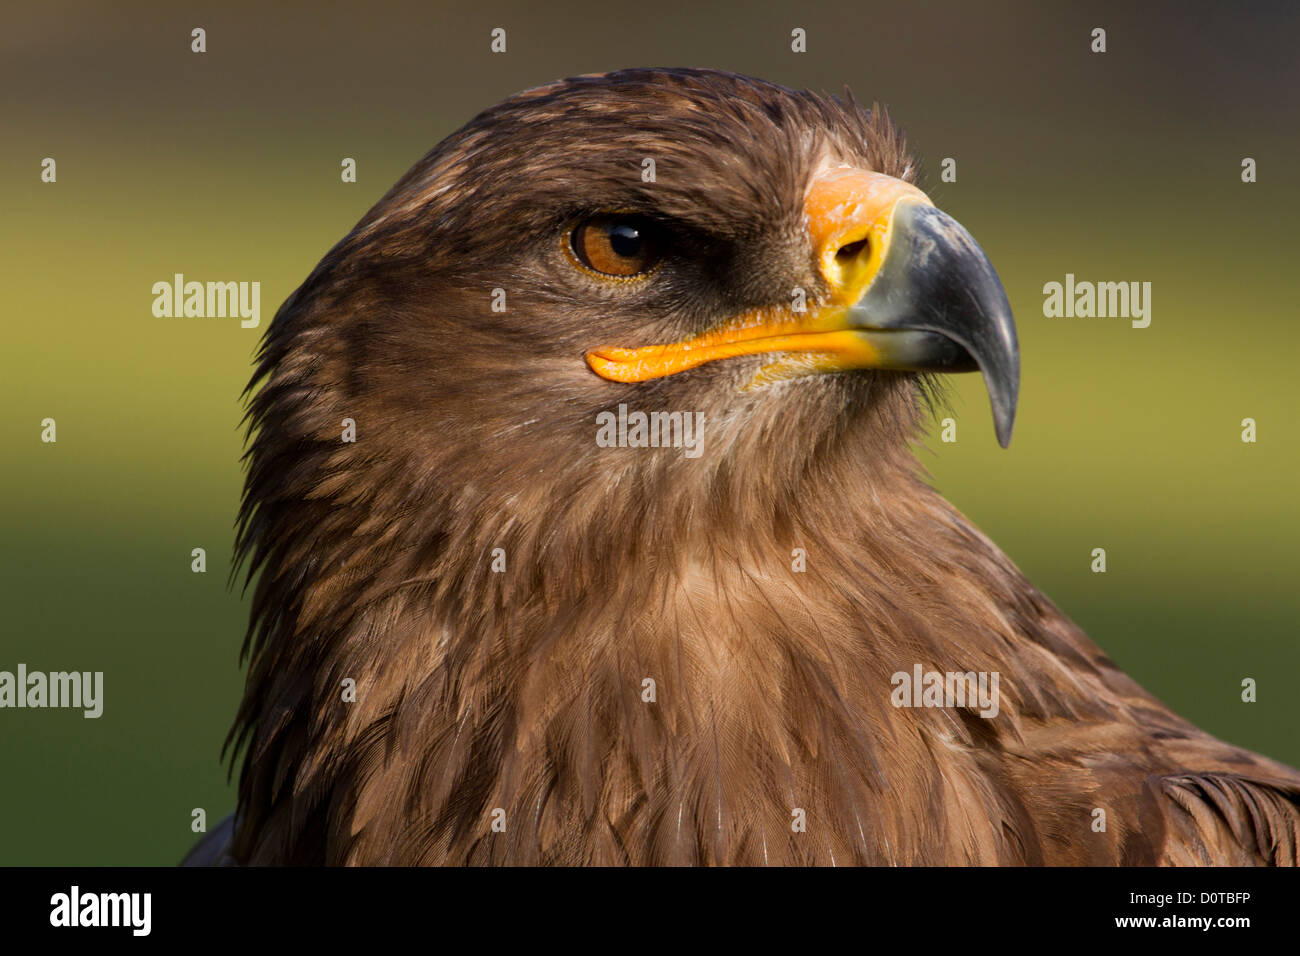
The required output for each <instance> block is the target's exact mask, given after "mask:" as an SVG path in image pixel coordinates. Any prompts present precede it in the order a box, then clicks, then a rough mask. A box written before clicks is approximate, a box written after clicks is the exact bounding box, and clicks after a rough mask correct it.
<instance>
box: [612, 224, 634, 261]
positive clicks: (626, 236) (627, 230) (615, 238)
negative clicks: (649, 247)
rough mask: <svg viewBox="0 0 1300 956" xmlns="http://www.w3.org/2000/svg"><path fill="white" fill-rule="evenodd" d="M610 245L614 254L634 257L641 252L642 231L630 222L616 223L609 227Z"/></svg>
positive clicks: (629, 257)
mask: <svg viewBox="0 0 1300 956" xmlns="http://www.w3.org/2000/svg"><path fill="white" fill-rule="evenodd" d="M609 247H610V248H611V249H613V250H614V255H616V256H623V257H624V258H627V259H633V258H635V257H636V256H638V255H640V253H641V231H640V230H639V229H637V228H636V227H635V226H633V225H632V224H630V223H626V222H618V223H614V224H612V225H611V226H610V227H609Z"/></svg>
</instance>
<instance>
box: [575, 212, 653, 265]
mask: <svg viewBox="0 0 1300 956" xmlns="http://www.w3.org/2000/svg"><path fill="white" fill-rule="evenodd" d="M570 246H571V247H572V249H573V255H574V256H575V257H576V258H577V260H578V262H579V263H581V264H582V265H583V266H585V267H586V268H588V269H590V270H591V271H592V272H598V273H600V274H601V275H606V276H613V277H615V278H618V279H629V278H632V277H634V276H639V275H644V274H645V273H647V272H649V271H650V269H651V268H652V267H653V266H654V264H655V263H656V262H657V261H658V259H659V252H660V236H659V234H658V231H657V230H656V229H655V227H654V225H653V223H651V222H650V221H649V220H647V219H645V218H644V217H641V216H631V215H619V214H612V215H610V214H605V215H599V216H592V217H591V218H590V219H586V220H584V221H583V222H580V223H579V224H578V225H577V227H576V228H575V229H574V230H573V234H572V236H571V238H570Z"/></svg>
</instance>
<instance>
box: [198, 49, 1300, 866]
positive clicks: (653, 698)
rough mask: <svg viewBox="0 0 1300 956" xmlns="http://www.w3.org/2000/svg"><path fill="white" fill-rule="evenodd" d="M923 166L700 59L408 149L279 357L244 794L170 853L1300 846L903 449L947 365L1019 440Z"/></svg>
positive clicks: (1242, 853)
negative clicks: (979, 382)
mask: <svg viewBox="0 0 1300 956" xmlns="http://www.w3.org/2000/svg"><path fill="white" fill-rule="evenodd" d="M917 179H918V167H917V163H916V161H915V160H914V159H913V158H912V156H911V155H909V152H908V150H907V147H906V143H905V139H904V136H903V135H902V133H901V132H900V130H899V129H898V128H897V127H896V126H895V125H894V124H893V123H892V121H891V120H890V118H889V116H888V115H887V114H886V112H885V111H884V110H882V109H880V108H878V107H874V106H873V107H872V108H870V109H867V108H864V107H862V106H860V105H859V104H858V102H857V101H856V100H855V99H854V98H853V96H852V94H846V96H845V97H843V98H840V97H833V96H826V95H822V94H817V93H812V92H802V91H794V90H791V89H787V88H784V87H782V86H779V85H776V84H773V83H770V82H766V81H762V80H758V79H754V78H750V77H745V76H740V75H736V74H732V73H727V72H721V71H716V70H706V69H630V70H622V71H618V72H612V73H606V74H600V75H584V76H577V77H573V78H570V79H566V80H562V81H558V82H555V83H552V84H549V85H546V86H541V87H538V88H535V89H530V90H527V91H525V92H522V93H519V94H517V95H515V96H512V97H510V98H509V99H507V100H505V101H504V102H502V103H500V104H499V105H497V106H494V107H492V108H490V109H488V110H487V111H485V112H483V113H481V114H479V115H478V116H477V117H476V118H474V119H473V120H472V121H470V122H469V123H468V124H467V125H466V126H464V127H463V128H461V129H460V130H459V131H457V132H455V133H453V134H452V135H450V136H448V137H447V138H446V139H445V140H443V141H442V142H441V143H440V144H439V145H437V146H436V147H435V148H434V149H433V150H432V151H431V152H430V153H428V155H427V156H425V157H424V158H423V159H422V160H420V161H419V162H418V163H416V165H415V166H414V167H412V168H411V169H410V171H408V172H407V173H406V174H405V175H404V176H403V177H402V178H401V179H400V180H399V181H398V182H397V184H396V185H394V186H393V187H392V188H391V189H390V190H389V191H388V193H387V194H386V195H385V196H384V197H383V198H382V199H381V200H380V201H379V202H378V203H377V204H376V205H375V206H374V207H373V208H372V209H371V210H370V211H369V212H368V213H367V214H366V215H365V217H364V218H363V219H362V220H361V221H360V222H359V223H358V224H357V225H356V227H355V228H354V229H353V230H352V231H351V232H350V233H348V235H347V236H346V237H345V238H343V239H342V240H341V241H340V242H339V243H338V244H337V245H336V246H335V247H334V248H333V249H331V250H330V251H329V252H328V253H327V254H326V255H325V257H324V258H323V259H322V260H321V262H320V263H319V265H317V267H316V268H315V269H314V271H312V273H311V274H310V275H309V276H308V278H307V279H306V281H305V282H303V283H302V285H301V286H300V287H299V288H298V289H297V290H296V291H295V292H294V293H293V294H292V295H290V297H289V298H288V300H287V301H286V302H285V303H284V304H283V306H282V307H281V308H280V309H279V311H278V313H277V314H276V316H275V318H274V320H273V322H271V323H270V325H269V327H268V328H267V330H266V333H265V338H264V340H263V343H262V346H261V349H260V351H259V353H258V357H257V362H256V371H255V374H254V377H253V380H252V382H250V384H249V386H248V392H249V393H250V395H251V397H250V399H249V406H248V418H247V423H248V429H249V449H248V453H247V455H246V459H247V468H246V480H245V485H244V494H243V501H242V507H241V511H240V516H239V525H238V533H237V552H238V555H239V556H240V558H241V560H242V561H243V562H244V567H245V568H246V571H247V575H248V581H249V582H251V581H252V579H253V577H254V576H256V579H257V583H256V586H255V588H254V593H253V598H252V607H251V614H250V624H249V630H248V634H247V637H246V639H245V644H244V654H245V655H246V656H247V659H248V675H247V683H246V689H245V692H244V695H243V698H242V702H241V703H240V706H239V709H238V713H237V716H236V719H235V723H234V726H233V728H232V730H231V732H230V737H229V738H228V740H227V746H228V748H230V752H231V754H232V756H231V761H232V763H231V769H232V773H233V772H234V771H235V770H236V769H237V770H238V802H237V808H236V811H235V812H234V813H233V814H232V815H231V816H230V817H229V818H227V819H226V820H225V821H224V822H223V823H222V824H221V825H220V826H219V827H217V828H215V829H214V830H213V831H212V832H211V833H209V834H208V835H207V836H206V837H205V838H204V839H203V840H202V841H201V842H200V844H199V845H198V846H197V847H196V848H195V849H194V850H193V851H192V852H191V855H190V856H189V857H188V858H187V861H186V862H189V863H203V864H212V863H227V864H240V865H260V864H288V865H333V864H356V865H402V866H406V865H461V864H471V865H478V864H484V865H490V864H508V865H620V864H622V865H821V864H826V865H849V864H864V865H1157V864H1161V865H1189V864H1191V865H1195V864H1231V865H1239V864H1262V865H1267V864H1294V863H1295V862H1296V856H1297V843H1298V842H1300V773H1298V772H1297V771H1296V770H1294V769H1291V768H1289V767H1286V766H1283V765H1281V764H1279V763H1275V762H1273V761H1272V760H1269V759H1267V758H1265V757H1263V756H1260V755H1257V754H1254V753H1250V752H1248V751H1245V750H1242V749H1239V748H1237V747H1235V746H1232V745H1230V744H1227V743H1224V742H1222V741H1220V740H1217V739H1216V738H1214V737H1212V736H1210V735H1209V734H1207V733H1205V732H1203V731H1201V730H1199V729H1198V728H1197V727H1195V726H1193V725H1192V724H1190V723H1189V722H1187V721H1186V720H1184V719H1182V718H1181V717H1179V716H1177V715H1176V714H1174V713H1173V712H1172V711H1171V710H1169V709H1168V708H1167V707H1166V706H1164V705H1163V704H1162V703H1161V702H1160V701H1158V700H1156V699H1155V698H1154V697H1153V696H1152V695H1151V694H1149V693H1147V692H1146V691H1145V690H1143V689H1142V688H1141V687H1140V686H1138V685H1137V684H1136V683H1135V682H1134V681H1133V680H1131V679H1130V678H1129V677H1127V676H1126V675H1125V674H1124V673H1122V672H1121V671H1120V670H1119V669H1118V668H1117V667H1116V666H1115V665H1114V664H1113V663H1112V662H1111V661H1110V660H1109V659H1108V658H1107V656H1106V655H1105V654H1104V653H1103V652H1102V651H1101V650H1100V649H1099V648H1098V646H1097V645H1095V644H1094V643H1093V642H1092V641H1091V640H1089V639H1088V637H1087V636H1085V635H1084V634H1083V633H1082V632H1081V631H1080V629H1079V628H1078V627H1076V626H1075V625H1074V624H1073V623H1071V621H1069V620H1068V619H1067V618H1066V617H1065V616H1064V615H1063V614H1062V612H1061V611H1059V610H1058V609H1057V608H1056V607H1055V606H1054V605H1053V604H1052V603H1051V602H1050V601H1049V600H1048V599H1047V598H1046V597H1045V596H1044V595H1043V594H1042V593H1041V592H1039V591H1038V590H1037V589H1036V588H1035V587H1034V586H1033V585H1032V584H1031V583H1030V582H1029V581H1028V580H1026V579H1025V577H1024V576H1023V575H1022V574H1021V572H1020V571H1019V570H1018V569H1017V568H1016V566H1015V565H1014V564H1013V563H1012V562H1011V561H1010V560H1009V559H1008V558H1007V557H1006V555H1004V554H1003V553H1002V552H1001V551H1000V550H999V549H998V548H997V547H996V546H995V545H994V544H993V543H992V542H991V541H989V539H988V538H986V537H985V536H984V535H983V534H981V533H980V531H978V530H977V529H976V528H975V527H974V526H973V525H972V524H971V522H970V521H968V520H967V519H966V518H965V517H964V516H963V515H962V514H960V513H959V512H958V511H957V510H956V509H955V508H954V507H953V506H952V505H950V504H949V503H948V502H947V501H945V500H944V498H942V497H941V496H940V495H939V493H938V492H937V491H936V490H934V489H933V488H932V487H931V485H930V483H929V479H928V477H927V476H926V474H925V473H924V471H923V470H922V469H921V467H920V466H919V464H918V462H917V460H916V458H915V456H914V451H913V446H914V444H915V443H916V442H917V441H919V440H921V438H922V437H923V432H924V426H925V424H926V422H927V421H928V420H929V416H930V414H931V413H932V412H933V410H934V409H935V408H936V407H937V406H936V403H937V402H942V392H941V378H942V376H944V375H946V374H948V373H956V372H966V371H978V372H979V373H981V374H982V376H983V379H984V382H985V384H986V386H987V390H988V393H989V397H990V402H991V405H992V412H993V420H994V424H995V430H996V434H997V438H998V440H999V441H1000V443H1001V444H1002V445H1003V446H1006V444H1007V443H1008V442H1009V440H1010V438H1011V432H1012V426H1013V422H1014V416H1015V409H1016V401H1017V392H1018V384H1019V348H1018V344H1017V338H1016V331H1015V325H1014V321H1013V318H1012V313H1011V309H1010V306H1009V304H1008V301H1007V297H1006V295H1005V293H1004V291H1003V288H1002V285H1001V283H1000V281H999V279H998V276H997V273H996V272H995V270H994V268H993V266H992V265H991V263H990V262H989V260H988V258H987V256H986V255H985V254H984V252H983V251H982V250H981V248H980V247H979V245H978V244H977V243H976V242H975V240H974V239H973V238H972V237H971V235H970V233H969V232H967V230H966V229H965V228H963V227H962V226H961V225H960V224H958V223H957V222H956V221H955V220H954V219H953V218H951V217H950V216H948V215H947V214H946V213H944V212H942V211H940V210H939V209H937V208H936V207H935V205H934V204H933V203H932V202H931V200H930V199H929V198H928V197H927V195H926V194H925V193H924V192H923V191H922V190H921V189H920V188H919V187H918V186H917V185H916V182H917ZM615 422H616V423H617V424H616V425H615V424H614V423H615ZM936 675H937V677H936Z"/></svg>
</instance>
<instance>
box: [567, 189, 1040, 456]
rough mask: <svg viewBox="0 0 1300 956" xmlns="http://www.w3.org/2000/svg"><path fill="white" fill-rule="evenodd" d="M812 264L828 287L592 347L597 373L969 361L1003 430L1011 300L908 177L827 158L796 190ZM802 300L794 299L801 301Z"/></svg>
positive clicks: (1009, 406)
mask: <svg viewBox="0 0 1300 956" xmlns="http://www.w3.org/2000/svg"><path fill="white" fill-rule="evenodd" d="M804 209H805V213H806V215H807V220H808V234H809V238H810V240H811V244H812V248H813V250H814V254H815V255H816V257H817V262H816V267H817V270H818V272H819V274H820V275H821V277H822V278H823V279H824V280H825V283H826V286H827V287H828V289H829V293H828V294H827V295H825V296H824V297H823V298H822V299H821V300H820V301H818V302H816V303H813V302H809V303H808V304H807V305H804V303H803V302H802V300H800V299H798V298H796V299H795V300H794V301H793V302H792V304H791V305H790V306H786V307H771V308H765V309H758V310H755V311H753V312H747V313H744V314H742V315H739V316H736V317H735V318H733V319H731V320H729V321H728V322H726V323H724V324H722V325H721V326H719V327H717V328H714V329H711V330H709V331H707V332H705V333H704V334H703V335H699V336H696V337H694V338H691V339H688V340H686V341H682V342H675V343H671V344H665V345H650V346H645V347H642V348H635V349H624V348H613V347H610V348H600V349H596V350H594V351H592V352H590V353H588V355H587V362H588V364H589V365H590V366H591V368H592V370H593V371H594V372H596V374H597V375H600V376H601V377H602V378H606V379H610V380H613V381H619V382H642V381H647V380H649V379H654V378H661V377H663V376H666V375H674V374H676V373H678V372H682V371H685V370H686V369H689V368H695V367H697V366H699V365H703V364H705V363H708V362H713V361H718V360H720V359H726V358H731V357H734V356H738V355H755V354H764V353H770V354H772V355H773V356H774V357H773V360H772V361H771V362H770V363H769V364H768V365H767V366H765V367H764V368H763V370H762V371H760V373H759V375H758V376H757V377H756V378H755V380H754V381H753V382H751V385H762V384H766V383H767V382H770V381H775V380H779V379H781V378H786V377H790V376H792V375H806V374H813V373H824V372H837V371H845V370H849V369H865V368H875V369H897V370H904V371H919V372H967V371H975V370H977V369H978V370H979V371H980V372H982V373H983V375H984V383H985V386H986V388H987V389H988V393H989V401H990V403H991V405H992V408H993V422H994V427H995V430H996V432H997V437H998V442H999V444H1001V445H1002V447H1003V448H1005V447H1007V445H1008V444H1009V443H1010V441H1011V430H1012V426H1013V424H1014V422H1015V414H1016V397H1017V393H1018V391H1019V387H1020V352H1019V346H1018V344H1017V341H1016V327H1015V322H1014V320H1013V318H1012V315H1011V306H1010V304H1009V303H1008V302H1007V296H1006V293H1005V292H1004V291H1003V289H1002V283H1001V282H1000V281H999V280H998V276H997V273H996V272H995V271H994V269H993V266H992V264H991V263H990V262H989V260H988V257H987V256H986V255H985V254H984V251H983V250H982V249H980V247H979V245H978V244H977V243H976V242H975V240H974V239H973V238H972V237H971V235H970V233H969V232H967V231H966V230H965V229H964V228H963V227H962V226H961V225H960V224H959V223H958V222H957V221H956V220H954V219H953V218H952V217H951V216H949V215H947V214H946V213H944V212H941V211H940V210H938V209H936V208H935V207H934V206H933V204H931V202H930V200H929V198H928V197H927V196H926V195H925V194H924V193H923V192H921V191H920V190H919V189H917V188H916V187H914V186H912V185H910V184H908V183H904V182H902V181H901V180H898V179H894V178H892V177H889V176H883V175H881V174H879V173H873V172H868V171H864V170H858V169H851V168H836V169H830V170H827V171H825V172H824V173H822V174H821V175H819V176H818V177H816V178H815V179H814V181H813V183H812V185H811V186H810V188H809V190H808V194H807V196H806V198H805V201H804ZM801 307H802V310H801Z"/></svg>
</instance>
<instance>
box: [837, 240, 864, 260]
mask: <svg viewBox="0 0 1300 956" xmlns="http://www.w3.org/2000/svg"><path fill="white" fill-rule="evenodd" d="M870 245H871V242H870V240H868V239H859V240H858V241H857V242H850V243H849V244H848V245H846V246H840V251H839V252H837V253H835V258H836V259H838V260H839V261H840V262H848V261H849V260H851V259H856V258H857V257H858V256H860V255H862V253H864V252H866V251H867V249H868V248H869V247H870Z"/></svg>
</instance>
